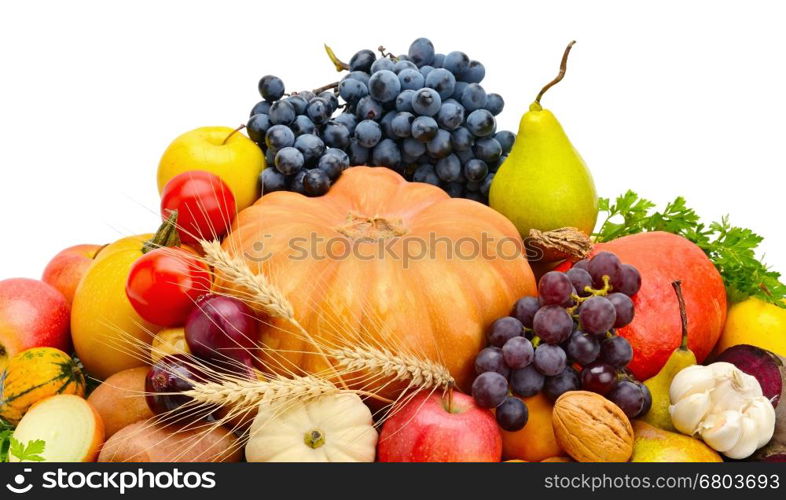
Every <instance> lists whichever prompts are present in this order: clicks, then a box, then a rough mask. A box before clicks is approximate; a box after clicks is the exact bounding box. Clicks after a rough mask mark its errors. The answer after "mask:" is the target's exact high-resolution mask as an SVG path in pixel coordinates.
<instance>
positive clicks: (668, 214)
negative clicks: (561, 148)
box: [593, 190, 786, 307]
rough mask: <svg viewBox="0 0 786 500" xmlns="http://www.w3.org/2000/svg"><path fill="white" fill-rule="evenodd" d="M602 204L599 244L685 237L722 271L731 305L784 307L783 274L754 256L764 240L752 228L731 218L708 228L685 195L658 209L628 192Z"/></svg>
mask: <svg viewBox="0 0 786 500" xmlns="http://www.w3.org/2000/svg"><path fill="white" fill-rule="evenodd" d="M598 205H599V207H600V210H601V212H604V213H605V214H606V219H605V220H604V222H603V224H601V227H600V229H599V230H598V231H597V232H596V233H594V234H593V236H594V238H595V241H598V242H603V241H611V240H614V239H617V238H621V237H623V236H628V235H631V234H636V233H641V232H648V231H666V232H669V233H673V234H677V235H680V236H683V237H685V238H687V239H689V240H690V241H692V242H693V243H695V244H696V245H698V246H699V248H701V249H702V250H703V251H704V253H705V254H707V256H708V257H709V258H710V260H712V262H713V263H714V264H715V267H716V268H718V271H719V272H720V274H721V276H723V281H724V283H725V284H726V290H727V293H728V295H729V299H730V300H731V301H732V302H739V301H741V300H745V299H746V298H748V297H757V298H760V299H762V300H765V301H767V302H770V303H773V304H776V305H778V306H780V307H786V304H784V303H783V302H782V300H783V298H784V297H786V285H784V284H783V283H782V282H781V275H780V273H777V272H775V271H773V270H771V269H770V268H769V267H767V266H766V265H765V264H764V263H763V262H762V260H761V259H759V258H758V257H757V256H756V251H757V249H758V247H759V244H760V243H761V242H762V240H763V238H762V237H761V236H759V235H758V234H756V233H754V232H753V231H751V230H750V229H746V228H741V227H736V226H732V225H731V224H730V223H729V218H728V216H725V217H723V218H722V219H721V220H720V222H713V223H711V224H710V225H709V226H707V225H705V224H704V223H702V222H701V219H700V217H699V216H698V214H697V213H696V212H695V211H694V210H693V209H691V208H689V207H688V206H687V205H686V203H685V199H684V198H682V197H677V198H676V199H675V200H674V201H672V202H670V203H668V204H667V205H666V207H665V208H664V209H663V210H662V211H657V210H655V207H656V205H655V204H654V203H652V202H651V201H649V200H647V199H644V198H641V197H639V195H638V194H636V193H635V192H633V191H630V190H629V191H628V192H627V193H625V194H624V195H622V196H618V197H617V198H616V199H615V200H614V202H613V203H612V202H611V201H610V200H609V199H607V198H601V199H600V200H599V203H598Z"/></svg>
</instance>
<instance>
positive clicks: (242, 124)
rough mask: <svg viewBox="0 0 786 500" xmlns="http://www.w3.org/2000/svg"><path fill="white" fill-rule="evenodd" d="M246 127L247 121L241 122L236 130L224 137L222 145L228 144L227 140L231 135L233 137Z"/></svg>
mask: <svg viewBox="0 0 786 500" xmlns="http://www.w3.org/2000/svg"><path fill="white" fill-rule="evenodd" d="M244 128H246V124H245V123H241V124H240V126H239V127H237V128H236V129H235V130H233V131H232V132H230V133H229V135H228V136H226V138H225V139H224V141H223V142H222V143H221V145H222V146H226V144H227V141H228V140H229V138H230V137H232V136H233V135H235V134H237V133H238V132H240V131H241V130H243V129H244Z"/></svg>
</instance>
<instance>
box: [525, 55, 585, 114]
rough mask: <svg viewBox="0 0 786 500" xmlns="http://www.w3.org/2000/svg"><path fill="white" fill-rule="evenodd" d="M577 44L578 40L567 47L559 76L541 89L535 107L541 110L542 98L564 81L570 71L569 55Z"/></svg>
mask: <svg viewBox="0 0 786 500" xmlns="http://www.w3.org/2000/svg"><path fill="white" fill-rule="evenodd" d="M575 43H576V40H573V41H572V42H570V43H569V44H568V46H567V47H565V52H564V53H563V54H562V62H560V64H559V74H558V75H557V77H556V78H555V79H553V80H551V81H550V82H549V83H547V84H546V85H545V86H544V87H543V88H542V89H540V92H538V96H537V97H536V98H535V103H534V104H535V105H537V108H540V99H541V97H543V94H545V93H546V91H547V90H548V89H550V88H551V87H553V86H554V85H556V84H558V83H559V82H561V81H562V79H563V78H565V71H567V69H568V54H570V49H572V48H573V45H574V44H575Z"/></svg>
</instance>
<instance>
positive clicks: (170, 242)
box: [142, 210, 180, 254]
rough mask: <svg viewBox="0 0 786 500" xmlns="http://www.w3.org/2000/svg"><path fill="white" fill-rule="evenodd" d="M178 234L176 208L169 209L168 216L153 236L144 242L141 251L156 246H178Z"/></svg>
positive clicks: (147, 250) (143, 251)
mask: <svg viewBox="0 0 786 500" xmlns="http://www.w3.org/2000/svg"><path fill="white" fill-rule="evenodd" d="M179 246H180V235H179V234H178V232H177V210H171V211H170V212H169V217H167V219H166V220H165V221H164V223H163V224H161V226H160V227H159V228H158V231H156V234H155V236H153V237H152V238H151V239H149V240H147V241H146V242H145V245H144V246H143V247H142V253H143V254H145V253H148V252H150V251H151V250H155V249H156V248H163V247H179Z"/></svg>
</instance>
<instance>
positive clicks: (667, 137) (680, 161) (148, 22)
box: [0, 0, 786, 279]
mask: <svg viewBox="0 0 786 500" xmlns="http://www.w3.org/2000/svg"><path fill="white" fill-rule="evenodd" d="M782 5H783V3H780V6H779V4H778V3H777V2H755V1H754V2H737V3H728V2H723V1H718V0H715V1H692V2H668V1H665V0H660V1H657V2H648V3H644V2H630V1H621V2H599V1H592V2H587V1H577V2H545V1H542V0H541V1H538V2H514V1H491V0H485V1H480V0H475V1H473V2H463V1H451V2H436V1H430V0H417V1H404V0H396V1H392V2H389V1H385V2H369V1H337V0H334V1H324V2H320V3H313V4H310V3H308V2H305V1H302V0H301V1H289V2H267V1H261V0H258V1H255V2H233V1H221V2H217V1H211V2H203V1H166V2H163V1H157V2H144V1H137V2H127V3H125V4H120V3H118V2H98V1H96V2H85V1H69V2H56V1H52V2H40V1H24V2H22V1H16V2H3V3H2V7H0V64H2V66H1V67H2V70H0V74H1V75H2V76H0V172H1V173H2V176H1V177H0V217H1V218H0V221H2V229H1V230H2V233H3V239H2V245H0V279H2V278H8V277H12V276H29V277H38V276H39V275H40V273H41V271H42V270H43V267H44V266H45V264H46V263H47V261H48V260H49V259H50V258H51V257H52V256H53V255H54V254H55V253H57V252H58V251H59V250H60V249H62V248H64V247H67V246H70V245H73V244H78V243H104V242H108V241H110V240H114V239H116V238H118V237H120V236H123V235H128V234H136V233H141V232H149V231H151V230H153V229H154V228H155V227H156V226H157V224H158V215H157V210H158V209H157V205H158V192H157V189H156V177H155V173H156V167H157V163H158V159H159V157H160V155H161V153H162V152H163V150H164V149H165V147H166V146H167V144H168V143H169V142H170V141H171V140H172V139H174V138H175V137H176V136H177V135H179V134H180V133H182V132H185V131H187V130H190V129H193V128H196V127H199V126H205V125H228V126H233V127H234V126H236V125H238V124H240V123H242V122H243V121H244V120H245V119H246V118H247V114H248V111H249V110H250V108H251V107H252V106H253V104H254V103H255V102H257V101H258V100H259V95H258V94H257V90H256V87H257V81H258V79H259V78H260V77H261V76H262V75H265V74H268V73H272V74H275V75H278V76H280V77H282V78H283V79H284V81H285V82H286V84H287V86H288V89H289V90H301V89H305V88H314V87H317V86H320V85H322V84H325V83H328V82H331V81H334V80H336V76H337V75H336V73H335V71H334V70H333V68H332V66H331V64H330V63H329V62H328V60H327V59H326V57H325V55H324V52H323V50H322V43H323V42H328V43H329V44H331V45H332V46H333V48H334V49H335V50H336V52H337V53H338V54H339V55H340V56H342V57H343V58H345V59H349V57H350V56H351V55H352V54H353V53H354V52H355V51H356V50H358V49H361V48H371V49H374V48H376V47H377V46H378V45H379V44H384V45H385V46H386V47H388V48H389V49H391V50H392V51H393V52H394V53H404V52H406V51H407V48H408V46H409V43H410V42H411V41H412V40H413V39H415V38H416V37H418V36H428V37H429V38H431V40H432V41H433V42H434V43H435V45H436V48H437V51H439V52H449V51H451V50H463V51H465V52H467V53H468V54H469V55H470V57H472V58H474V59H478V60H480V61H482V62H483V63H484V64H485V66H486V69H487V77H486V79H485V80H484V82H483V85H484V86H485V87H486V88H487V89H488V90H489V91H492V92H498V93H500V94H502V96H503V97H504V98H505V100H506V102H507V106H506V109H505V111H504V112H503V114H502V115H501V116H500V117H499V119H500V126H501V127H500V128H508V129H514V130H515V127H516V126H517V124H518V119H519V117H520V115H521V113H523V112H524V111H525V110H526V109H527V107H528V105H529V103H530V102H531V101H532V100H533V98H534V97H535V94H536V93H537V91H538V90H539V89H540V87H541V86H542V85H543V84H544V83H545V82H547V81H548V80H550V79H551V78H552V77H553V76H554V75H555V73H556V70H557V65H558V62H559V58H560V56H561V54H562V50H563V48H564V46H565V44H566V42H568V41H569V40H571V39H574V38H575V39H576V40H578V44H577V45H576V47H575V48H574V50H573V53H572V54H571V60H570V64H569V70H568V74H567V77H566V78H565V80H564V81H563V82H562V83H561V84H560V85H559V86H558V87H555V88H554V89H552V90H551V91H550V92H549V93H548V94H547V96H546V97H545V98H544V99H543V104H544V106H545V107H547V108H549V109H551V110H552V111H554V113H555V114H556V115H557V117H558V118H559V119H560V120H561V122H562V124H563V126H564V127H565V129H566V131H567V133H568V135H569V136H570V137H571V139H572V140H573V143H574V145H575V146H576V147H577V149H578V150H579V151H580V152H581V153H582V155H583V156H584V159H585V160H586V161H587V163H588V165H589V166H590V168H591V169H592V172H593V174H594V176H595V182H596V185H597V187H598V190H599V193H600V194H601V195H602V196H615V195H617V194H618V193H621V192H623V191H624V190H626V189H628V188H633V189H635V190H637V191H639V192H640V194H643V195H646V196H647V197H650V198H651V199H654V200H656V201H659V202H665V201H667V200H670V199H672V198H673V197H674V196H676V195H678V194H682V195H684V196H685V197H686V198H687V199H688V202H689V205H690V206H693V207H694V208H696V209H697V210H698V211H699V212H700V213H701V214H703V215H704V216H705V217H707V218H708V219H709V218H718V217H720V216H721V215H723V214H725V213H730V214H731V217H732V222H733V223H735V224H738V225H743V226H747V227H751V228H753V229H754V230H756V231H757V232H759V233H761V234H762V235H764V236H766V240H765V245H764V249H765V251H766V253H767V261H768V262H769V263H770V264H772V265H773V267H775V268H776V269H778V270H780V271H782V272H786V251H785V249H786V231H784V230H783V226H784V224H783V218H782V212H783V208H782V207H783V198H784V186H783V179H784V175H783V170H784V167H786V162H785V161H784V146H783V144H784V141H785V140H786V126H784V123H786V121H784V118H785V117H786V70H784V67H786V64H785V62H786V46H785V45H786V40H784V31H783V30H784V22H786V12H784V10H785V9H784V8H783V7H782Z"/></svg>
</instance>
